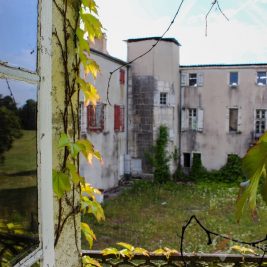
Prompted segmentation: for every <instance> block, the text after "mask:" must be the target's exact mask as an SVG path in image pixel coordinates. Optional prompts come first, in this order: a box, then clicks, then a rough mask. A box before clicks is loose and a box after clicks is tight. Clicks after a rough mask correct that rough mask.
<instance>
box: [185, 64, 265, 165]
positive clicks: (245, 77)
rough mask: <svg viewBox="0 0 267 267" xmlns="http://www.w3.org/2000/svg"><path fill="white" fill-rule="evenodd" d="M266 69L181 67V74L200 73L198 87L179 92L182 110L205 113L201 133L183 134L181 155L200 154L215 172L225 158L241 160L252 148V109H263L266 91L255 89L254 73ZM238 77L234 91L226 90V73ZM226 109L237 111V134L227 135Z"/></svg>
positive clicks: (223, 162) (260, 87) (227, 83)
mask: <svg viewBox="0 0 267 267" xmlns="http://www.w3.org/2000/svg"><path fill="white" fill-rule="evenodd" d="M266 68H267V66H243V67H242V66H231V67H230V66H228V67H223V66H221V67H195V68H193V67H191V68H190V67H184V68H183V69H182V72H183V73H190V72H191V73H194V72H202V73H203V78H204V83H203V86H201V87H188V86H187V87H183V88H182V106H183V107H185V108H198V107H201V108H203V110H204V127H203V132H196V131H184V132H182V146H181V152H182V154H183V153H184V152H189V153H191V152H199V153H201V158H202V162H203V165H204V166H205V167H206V168H208V169H218V168H220V167H222V166H223V165H224V164H225V163H226V160H227V155H228V154H232V153H233V154H238V155H239V156H241V157H242V156H244V155H245V153H246V151H247V149H248V148H249V146H250V144H251V141H252V139H251V134H252V132H253V131H254V125H255V123H254V115H255V109H266V107H267V87H266V86H258V85H256V73H257V71H261V70H264V71H266ZM231 71H237V72H238V73H239V85H238V87H237V88H230V87H229V75H230V74H229V73H230V72H231ZM229 108H238V110H239V111H238V112H239V116H238V131H237V132H236V133H230V132H229V112H228V109H229Z"/></svg>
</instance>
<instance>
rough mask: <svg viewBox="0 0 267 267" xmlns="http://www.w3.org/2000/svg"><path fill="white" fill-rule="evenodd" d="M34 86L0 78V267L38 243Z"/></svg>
mask: <svg viewBox="0 0 267 267" xmlns="http://www.w3.org/2000/svg"><path fill="white" fill-rule="evenodd" d="M36 111H37V87H36V85H31V84H27V83H24V82H18V81H13V80H7V79H0V125H1V127H0V207H1V209H0V266H5V263H6V262H7V266H9V265H13V264H14V263H16V262H17V261H19V260H20V259H21V258H23V257H25V256H26V255H27V254H29V253H30V252H31V251H32V250H34V249H35V248H36V247H37V245H38V243H39V239H38V206H37V205H38V199H37V173H36V170H37V168H36V166H37V161H36V154H37V149H36Z"/></svg>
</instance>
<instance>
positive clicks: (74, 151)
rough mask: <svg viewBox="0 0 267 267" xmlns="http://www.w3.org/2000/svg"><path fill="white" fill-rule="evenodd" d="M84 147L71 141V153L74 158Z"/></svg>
mask: <svg viewBox="0 0 267 267" xmlns="http://www.w3.org/2000/svg"><path fill="white" fill-rule="evenodd" d="M82 149H83V147H82V146H81V145H79V144H77V143H74V144H73V143H71V144H70V145H69V150H70V154H71V156H72V158H73V159H76V157H77V155H78V154H79V152H81V151H82Z"/></svg>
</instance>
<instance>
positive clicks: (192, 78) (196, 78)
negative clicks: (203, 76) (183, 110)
mask: <svg viewBox="0 0 267 267" xmlns="http://www.w3.org/2000/svg"><path fill="white" fill-rule="evenodd" d="M191 75H195V76H196V77H190V76H191ZM194 80H195V83H194V84H191V81H194ZM197 81H198V75H197V73H196V72H194V73H193V72H192V73H189V74H188V85H189V86H197V85H198V83H197Z"/></svg>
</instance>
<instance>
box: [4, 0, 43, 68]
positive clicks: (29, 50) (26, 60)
mask: <svg viewBox="0 0 267 267" xmlns="http://www.w3.org/2000/svg"><path fill="white" fill-rule="evenodd" d="M37 14H38V13H37V0H26V1H18V0H0V36H1V42H0V61H2V62H7V63H8V64H9V65H12V66H17V67H23V68H26V69H29V70H33V71H35V70H36V50H37Z"/></svg>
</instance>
